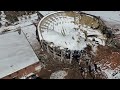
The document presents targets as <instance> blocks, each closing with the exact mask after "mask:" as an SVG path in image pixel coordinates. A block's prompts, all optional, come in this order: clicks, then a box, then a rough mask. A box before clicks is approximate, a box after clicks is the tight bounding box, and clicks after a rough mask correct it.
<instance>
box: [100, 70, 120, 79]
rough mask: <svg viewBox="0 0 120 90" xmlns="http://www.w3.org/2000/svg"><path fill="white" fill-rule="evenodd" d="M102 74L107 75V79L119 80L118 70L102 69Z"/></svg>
mask: <svg viewBox="0 0 120 90" xmlns="http://www.w3.org/2000/svg"><path fill="white" fill-rule="evenodd" d="M102 72H104V73H105V74H106V75H107V78H108V79H120V70H119V69H117V68H116V69H114V70H112V69H111V68H106V69H105V68H102Z"/></svg>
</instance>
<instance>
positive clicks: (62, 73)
mask: <svg viewBox="0 0 120 90" xmlns="http://www.w3.org/2000/svg"><path fill="white" fill-rule="evenodd" d="M67 74H68V73H67V72H66V71H62V70H59V71H56V72H54V73H52V74H51V76H50V79H65V78H64V77H65V76H66V75H67Z"/></svg>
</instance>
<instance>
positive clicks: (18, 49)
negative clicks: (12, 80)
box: [0, 32, 39, 78]
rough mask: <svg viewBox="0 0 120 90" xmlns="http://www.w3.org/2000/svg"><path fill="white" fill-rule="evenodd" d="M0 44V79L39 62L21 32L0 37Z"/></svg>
mask: <svg viewBox="0 0 120 90" xmlns="http://www.w3.org/2000/svg"><path fill="white" fill-rule="evenodd" d="M0 42H2V43H0V51H1V52H0V78H2V77H4V76H6V75H9V74H11V73H13V72H16V71H18V70H20V69H23V68H25V67H27V66H29V65H31V64H34V63H36V62H38V61H39V60H38V58H37V57H36V55H35V53H34V51H33V49H32V48H31V46H30V44H29V43H28V41H27V40H26V38H25V36H24V34H23V33H22V32H21V34H20V35H19V34H18V32H12V33H7V34H4V35H0Z"/></svg>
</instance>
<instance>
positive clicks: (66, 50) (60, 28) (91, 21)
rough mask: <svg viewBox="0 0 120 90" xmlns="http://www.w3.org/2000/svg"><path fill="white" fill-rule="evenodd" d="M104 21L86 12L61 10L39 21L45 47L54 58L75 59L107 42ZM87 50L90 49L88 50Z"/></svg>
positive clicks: (40, 34) (39, 30) (43, 46)
mask: <svg viewBox="0 0 120 90" xmlns="http://www.w3.org/2000/svg"><path fill="white" fill-rule="evenodd" d="M105 29H106V26H105V24H104V23H103V21H102V20H101V19H100V18H99V17H96V16H93V15H89V14H86V13H83V12H74V11H60V12H56V13H52V14H49V15H47V16H45V17H43V18H42V19H41V20H40V22H39V24H38V35H39V39H40V42H41V45H42V48H43V49H44V50H46V51H47V52H48V53H50V54H52V55H53V56H54V58H59V59H60V60H63V59H64V60H68V61H70V62H71V61H72V60H73V59H78V60H79V59H80V57H81V55H84V54H85V53H87V52H89V51H91V52H93V53H95V52H96V50H97V46H98V45H103V46H104V45H105V44H106V40H107V37H106V35H105V33H104V31H105ZM87 50H88V51H87Z"/></svg>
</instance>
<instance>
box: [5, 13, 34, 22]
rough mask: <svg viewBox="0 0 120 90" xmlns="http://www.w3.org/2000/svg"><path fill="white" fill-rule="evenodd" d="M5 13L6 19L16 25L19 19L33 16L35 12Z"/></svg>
mask: <svg viewBox="0 0 120 90" xmlns="http://www.w3.org/2000/svg"><path fill="white" fill-rule="evenodd" d="M4 13H5V15H6V17H5V18H6V19H7V20H8V21H10V22H11V23H14V22H16V21H18V18H17V17H19V16H23V15H31V14H34V13H35V11H4Z"/></svg>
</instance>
